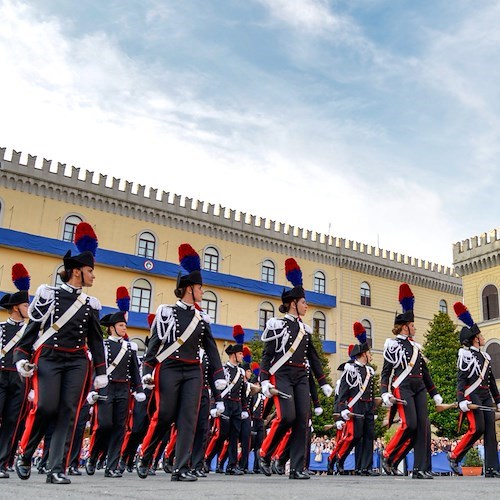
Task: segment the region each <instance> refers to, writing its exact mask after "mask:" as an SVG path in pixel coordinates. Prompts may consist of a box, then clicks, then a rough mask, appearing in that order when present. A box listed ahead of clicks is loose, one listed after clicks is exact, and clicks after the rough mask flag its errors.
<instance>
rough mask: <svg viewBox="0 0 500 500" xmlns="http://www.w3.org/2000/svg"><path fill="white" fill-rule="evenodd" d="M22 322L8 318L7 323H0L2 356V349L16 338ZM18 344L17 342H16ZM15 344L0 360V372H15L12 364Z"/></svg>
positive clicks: (14, 366)
mask: <svg viewBox="0 0 500 500" xmlns="http://www.w3.org/2000/svg"><path fill="white" fill-rule="evenodd" d="M23 325H24V321H20V322H17V321H14V320H13V319H11V318H9V319H8V320H7V321H4V322H3V323H0V347H1V349H0V350H1V351H2V354H3V349H5V347H6V346H7V344H8V343H9V342H10V341H11V340H12V339H13V338H14V337H15V336H16V334H17V333H18V332H19V330H20V329H21V328H22V327H23ZM17 343H19V341H18V342H17ZM16 345H17V344H15V345H14V346H13V347H12V349H10V350H9V352H7V353H6V354H5V355H4V356H2V357H1V358H0V370H8V371H16V365H15V363H14V349H15V348H16Z"/></svg>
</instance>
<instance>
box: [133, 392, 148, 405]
mask: <svg viewBox="0 0 500 500" xmlns="http://www.w3.org/2000/svg"><path fill="white" fill-rule="evenodd" d="M134 398H135V400H136V401H137V402H138V403H142V402H143V401H146V394H144V393H143V392H134Z"/></svg>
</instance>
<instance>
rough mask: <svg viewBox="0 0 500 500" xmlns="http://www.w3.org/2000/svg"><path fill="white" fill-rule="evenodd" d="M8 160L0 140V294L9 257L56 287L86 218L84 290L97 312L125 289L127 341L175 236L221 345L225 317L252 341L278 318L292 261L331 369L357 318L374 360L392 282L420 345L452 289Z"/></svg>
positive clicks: (31, 162)
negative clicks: (402, 291)
mask: <svg viewBox="0 0 500 500" xmlns="http://www.w3.org/2000/svg"><path fill="white" fill-rule="evenodd" d="M8 156H9V155H7V154H6V150H5V149H1V148H0V257H1V261H0V265H1V266H2V268H1V269H2V272H1V275H0V294H1V293H5V292H10V291H12V288H13V286H12V283H11V281H10V268H11V266H12V265H13V264H14V263H16V262H22V263H23V264H24V265H25V266H26V267H27V269H28V271H29V272H30V274H31V276H32V290H31V292H32V293H34V291H35V290H36V287H37V286H38V285H39V284H41V283H48V284H51V285H54V284H56V283H57V271H58V269H59V268H60V266H61V264H62V255H64V253H65V252H66V250H67V249H69V248H71V249H73V250H74V245H73V244H72V243H71V241H72V237H73V231H74V228H75V227H76V225H77V224H78V222H80V221H82V220H84V221H87V222H89V223H91V224H92V226H93V227H94V229H95V231H96V234H97V236H98V239H99V248H98V250H97V255H96V261H97V266H96V275H97V278H96V281H95V284H94V287H93V288H92V289H91V290H87V293H90V294H92V295H95V296H97V297H98V298H99V299H100V300H101V302H102V304H103V309H104V310H103V313H106V312H109V310H110V309H111V308H116V304H115V291H116V288H117V287H118V286H126V287H127V288H128V289H129V291H130V295H131V298H132V300H131V312H130V320H129V335H130V337H132V338H134V337H135V338H144V337H145V336H146V334H147V315H148V313H151V312H155V311H156V309H157V307H158V306H159V305H160V304H162V303H173V302H174V301H175V297H174V295H173V289H174V288H175V279H176V276H177V273H178V272H179V270H180V268H179V265H178V255H177V249H178V246H179V245H180V244H181V243H185V242H187V243H190V244H191V245H192V246H193V247H194V248H195V249H196V250H197V251H198V253H199V254H200V257H201V261H202V268H203V279H204V282H205V287H204V288H205V295H204V301H203V307H204V309H205V310H206V311H207V312H208V313H209V314H210V315H211V317H212V318H213V320H214V324H213V333H214V336H215V337H216V339H217V340H218V343H219V346H220V347H221V349H222V347H223V343H224V342H230V341H231V340H232V327H233V325H235V324H241V325H242V326H243V328H244V330H245V332H246V340H250V339H251V338H252V337H253V335H254V334H255V333H260V332H261V330H262V328H263V325H264V324H265V322H266V320H267V318H269V317H271V316H273V315H278V314H279V313H278V306H279V304H280V296H281V292H282V289H283V287H284V286H289V283H288V282H287V281H286V278H285V275H284V274H285V273H284V262H285V260H286V259H287V258H288V257H294V258H295V259H296V260H297V261H298V263H299V265H300V266H301V269H302V273H303V279H304V288H305V289H306V291H307V299H308V303H309V310H308V313H307V316H306V317H305V321H306V322H307V323H309V324H311V325H312V326H313V328H315V329H316V330H317V331H318V332H319V333H320V335H321V336H322V338H323V339H324V341H323V347H324V350H325V352H326V353H327V354H328V356H329V359H330V366H331V368H332V369H333V373H334V374H335V373H336V372H335V367H336V366H337V365H338V364H340V362H341V361H343V360H345V358H346V356H347V354H346V352H347V346H348V345H349V344H350V343H353V342H355V339H354V337H353V334H352V324H353V323H354V322H355V321H362V322H363V324H364V325H365V327H366V329H367V333H368V336H369V338H370V342H371V343H372V346H373V352H374V354H375V356H374V357H375V359H374V361H375V363H376V364H378V365H379V366H380V367H381V364H382V359H381V353H382V349H383V345H384V341H385V339H386V338H387V337H389V336H391V329H392V325H393V320H394V315H395V313H396V311H400V305H399V303H398V288H399V285H400V283H402V282H407V283H409V284H410V286H411V288H412V290H413V292H414V294H415V298H416V302H415V315H416V326H417V340H418V341H420V342H423V341H424V338H423V335H424V333H425V331H426V330H427V328H428V323H429V321H431V320H432V318H433V316H434V314H435V313H436V312H438V311H439V310H446V311H447V310H448V309H450V308H451V305H452V304H453V303H454V302H455V301H456V300H460V299H461V297H462V288H461V280H460V279H459V278H458V277H457V276H456V275H455V274H454V272H453V271H452V270H451V269H449V268H446V267H443V266H439V265H436V264H432V263H429V262H425V261H422V260H419V259H416V258H413V257H407V256H404V255H398V254H396V253H393V252H390V251H386V250H382V249H379V248H375V247H372V246H367V245H365V244H363V243H358V242H354V241H349V240H345V239H343V238H336V237H333V236H326V235H324V234H318V233H315V232H311V231H309V230H307V229H302V228H296V227H294V226H291V225H289V224H284V223H280V222H275V221H272V220H268V219H260V218H258V217H256V216H253V215H248V214H245V213H240V212H237V211H236V210H233V209H226V208H224V207H221V206H215V205H212V204H209V203H205V202H202V201H196V200H193V199H190V198H185V197H184V198H183V197H181V196H179V195H173V194H171V193H167V192H163V191H162V192H160V191H158V190H157V189H150V190H148V191H146V189H145V187H144V186H141V185H133V184H132V183H129V182H126V181H125V182H123V181H121V180H119V179H115V178H113V179H108V178H107V176H105V175H100V174H94V173H93V172H88V171H83V172H82V171H80V169H78V168H75V167H66V166H65V165H61V164H57V165H53V164H52V162H50V161H47V160H43V161H38V160H37V158H36V157H34V156H28V159H27V161H26V162H24V163H23V162H21V154H20V153H16V152H13V153H12V155H11V156H10V157H8ZM334 376H335V375H334Z"/></svg>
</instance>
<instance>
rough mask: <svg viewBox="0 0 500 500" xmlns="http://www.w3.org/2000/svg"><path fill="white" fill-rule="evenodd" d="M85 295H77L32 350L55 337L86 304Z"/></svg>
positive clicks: (39, 338)
mask: <svg viewBox="0 0 500 500" xmlns="http://www.w3.org/2000/svg"><path fill="white" fill-rule="evenodd" d="M87 297H88V295H86V294H85V293H81V294H80V295H78V297H77V298H76V300H75V301H74V302H73V304H71V305H70V306H69V307H68V310H67V311H66V312H65V313H64V314H63V315H62V316H61V317H60V318H59V319H58V320H57V321H56V322H55V323H54V324H53V325H52V326H51V327H50V328H49V329H48V330H47V331H46V332H45V333H44V334H43V335H42V336H41V337H38V340H37V341H36V342H35V343H34V344H33V350H35V351H36V350H37V349H38V348H39V347H40V346H41V345H42V344H44V343H45V342H47V340H49V339H50V337H52V336H53V335H55V334H56V333H57V332H58V331H59V330H60V329H61V328H62V327H63V326H64V325H65V324H66V323H67V322H68V321H69V320H70V319H71V318H72V317H73V316H74V315H75V314H76V313H77V312H78V311H79V309H80V308H81V307H82V306H83V305H85V303H86V302H87Z"/></svg>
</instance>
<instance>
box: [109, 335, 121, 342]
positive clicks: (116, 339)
mask: <svg viewBox="0 0 500 500" xmlns="http://www.w3.org/2000/svg"><path fill="white" fill-rule="evenodd" d="M108 340H112V341H113V342H118V343H119V344H121V343H122V342H123V338H122V337H114V336H113V335H110V336H109V337H108Z"/></svg>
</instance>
